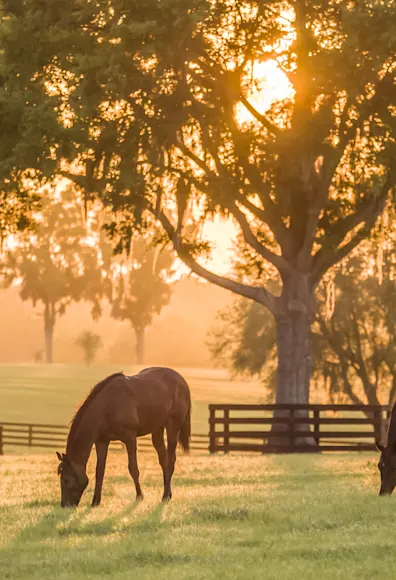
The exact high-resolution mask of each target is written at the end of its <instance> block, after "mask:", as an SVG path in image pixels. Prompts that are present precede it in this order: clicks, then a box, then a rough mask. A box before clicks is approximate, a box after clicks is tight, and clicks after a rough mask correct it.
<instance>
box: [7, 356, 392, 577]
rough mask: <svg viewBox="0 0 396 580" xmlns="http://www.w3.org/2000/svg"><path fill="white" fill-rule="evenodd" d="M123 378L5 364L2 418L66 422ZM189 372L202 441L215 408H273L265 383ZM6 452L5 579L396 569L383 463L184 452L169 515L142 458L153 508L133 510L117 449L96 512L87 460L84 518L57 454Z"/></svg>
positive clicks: (154, 470) (153, 459)
mask: <svg viewBox="0 0 396 580" xmlns="http://www.w3.org/2000/svg"><path fill="white" fill-rule="evenodd" d="M116 370H119V369H118V368H114V367H103V366H94V367H92V368H86V367H82V366H62V365H54V366H52V367H47V366H44V365H37V366H33V365H18V366H2V367H0V409H1V419H2V420H8V421H32V422H33V421H34V422H48V423H49V422H51V423H61V424H66V423H68V422H69V421H70V418H71V416H72V414H73V411H74V409H75V408H76V406H77V405H78V403H79V402H80V401H81V400H82V399H83V398H84V397H85V396H86V394H87V393H88V391H89V389H90V388H91V387H92V385H93V384H94V383H95V382H96V381H98V380H100V379H101V378H103V377H104V376H106V375H108V374H110V373H112V372H114V371H116ZM136 370H137V369H134V368H125V369H124V371H125V372H126V373H133V372H136ZM181 372H182V373H183V374H184V375H185V376H186V379H187V381H188V382H189V384H190V386H191V391H192V398H193V431H194V432H195V433H206V432H207V420H208V415H207V404H208V403H209V402H252V403H258V402H264V397H263V392H262V390H261V387H260V385H259V384H258V383H255V382H245V383H244V382H241V381H239V382H230V381H229V380H228V378H227V375H226V374H225V373H223V372H222V371H205V370H189V369H187V370H182V369H181ZM8 453H9V452H7V454H6V455H5V456H3V457H1V458H0V522H1V526H0V578H2V579H3V578H4V579H15V580H17V579H18V580H20V579H21V580H25V579H26V580H27V579H29V580H30V579H32V580H36V579H37V580H38V579H43V578H44V579H46V580H47V579H48V580H50V579H51V580H52V579H53V578H57V579H65V580H66V579H73V580H80V579H81V580H82V579H84V580H85V579H91V578H92V579H99V578H112V579H120V580H121V579H124V578H131V579H132V578H137V579H139V580H140V579H142V580H145V579H150V580H151V579H153V578H155V579H156V580H162V579H164V580H165V579H166V580H167V579H169V578H177V579H197V580H198V579H199V580H201V579H202V580H206V579H233V580H234V579H237V580H238V579H249V580H250V579H256V578H257V579H259V578H260V579H262V578H266V579H277V580H278V579H289V578H293V580H295V579H298V580H299V579H303V580H305V579H311V578H312V579H315V580H316V578H317V577H320V578H321V580H322V579H332V580H333V579H337V578H340V579H341V578H342V579H344V578H348V579H351V578H360V579H365V578H367V579H372V578H377V577H378V578H379V577H382V576H385V575H389V571H390V570H393V568H394V566H395V563H396V556H395V551H394V539H393V534H392V515H393V512H394V509H393V503H394V502H395V501H396V497H395V498H390V499H389V498H379V497H378V495H377V494H378V489H379V475H378V470H377V467H376V463H377V459H378V458H377V456H376V455H375V454H370V453H362V454H359V453H350V454H343V453H336V454H321V455H313V456H311V455H310V456H306V455H290V456H283V455H282V456H265V455H264V456H262V455H236V454H235V455H234V454H230V455H228V456H222V455H218V456H209V455H195V454H192V455H191V456H183V455H182V454H181V453H180V452H179V454H178V460H177V464H176V471H175V476H174V480H173V492H174V499H173V500H172V502H170V503H169V504H166V505H164V504H161V503H160V498H161V494H162V476H161V471H160V467H159V465H158V462H157V456H156V454H155V453H154V452H149V453H144V454H141V455H140V456H139V468H140V472H141V484H142V488H143V492H144V493H145V500H144V501H143V502H138V503H136V502H135V501H134V497H135V492H134V486H133V483H132V481H131V478H130V476H129V473H128V470H127V459H126V454H125V453H124V452H122V451H112V452H111V453H110V454H109V461H108V466H107V470H106V476H105V481H104V486H103V499H102V505H101V507H100V508H96V509H91V508H90V507H89V504H90V501H91V499H92V493H93V484H94V457H91V459H90V462H89V466H88V474H89V477H90V484H89V488H88V490H87V491H86V493H85V494H84V496H83V499H82V502H81V505H80V507H79V508H78V509H77V510H64V509H61V508H60V507H59V499H60V493H59V482H58V478H57V476H56V469H57V464H58V461H57V459H56V457H55V454H53V453H45V454H26V452H25V451H24V450H23V449H21V450H20V451H19V453H18V454H12V455H11V454H8ZM94 455H95V454H94V453H93V456H94Z"/></svg>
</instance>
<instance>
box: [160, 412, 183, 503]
mask: <svg viewBox="0 0 396 580" xmlns="http://www.w3.org/2000/svg"><path fill="white" fill-rule="evenodd" d="M179 433H180V429H177V428H176V426H175V424H174V422H173V421H172V420H170V421H169V422H168V425H167V426H166V434H167V438H168V466H167V473H166V480H165V489H164V497H163V498H162V499H163V501H166V500H169V499H171V498H172V489H171V482H172V475H173V472H174V470H175V463H176V447H177V443H178V441H179Z"/></svg>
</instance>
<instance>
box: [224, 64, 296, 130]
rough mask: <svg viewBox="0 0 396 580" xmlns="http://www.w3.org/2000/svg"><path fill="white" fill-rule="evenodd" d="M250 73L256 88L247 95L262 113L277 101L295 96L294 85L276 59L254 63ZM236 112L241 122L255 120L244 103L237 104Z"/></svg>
mask: <svg viewBox="0 0 396 580" xmlns="http://www.w3.org/2000/svg"><path fill="white" fill-rule="evenodd" d="M248 74H250V75H251V77H252V80H253V82H252V85H253V86H254V88H253V89H252V90H250V91H249V93H248V94H247V95H246V97H247V99H248V100H249V102H250V104H251V105H253V107H254V108H255V109H256V110H257V111H258V112H259V113H260V114H264V113H265V112H266V111H268V109H269V108H270V107H271V105H272V103H274V102H276V101H281V100H283V99H288V98H289V99H290V98H293V96H294V90H293V87H292V85H291V83H290V81H289V79H288V78H287V76H286V75H285V73H284V72H283V71H281V70H280V68H279V66H278V63H277V62H276V61H275V60H267V61H263V62H255V63H253V64H252V66H251V70H250V71H249V73H248ZM235 114H236V118H237V119H238V121H239V123H241V124H243V123H251V122H253V121H255V119H254V117H253V115H252V114H251V113H250V112H249V111H248V110H247V109H246V107H245V106H244V105H243V104H242V103H238V104H237V105H236V110H235Z"/></svg>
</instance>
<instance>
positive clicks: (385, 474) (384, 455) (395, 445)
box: [376, 402, 396, 495]
mask: <svg viewBox="0 0 396 580" xmlns="http://www.w3.org/2000/svg"><path fill="white" fill-rule="evenodd" d="M376 445H377V449H378V451H380V453H381V455H380V459H379V462H378V469H379V471H380V475H381V487H380V491H379V495H391V494H392V492H393V490H394V489H395V487H396V402H395V403H394V404H393V407H392V412H391V418H390V422H389V427H388V435H387V441H386V445H385V446H384V445H381V444H380V443H378V442H377V441H376Z"/></svg>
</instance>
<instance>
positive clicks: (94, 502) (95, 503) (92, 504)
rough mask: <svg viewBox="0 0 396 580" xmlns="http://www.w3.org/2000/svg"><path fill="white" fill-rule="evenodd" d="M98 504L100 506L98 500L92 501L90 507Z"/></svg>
mask: <svg viewBox="0 0 396 580" xmlns="http://www.w3.org/2000/svg"><path fill="white" fill-rule="evenodd" d="M99 506H100V501H93V502H92V503H91V507H93V508H97V507H99Z"/></svg>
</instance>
